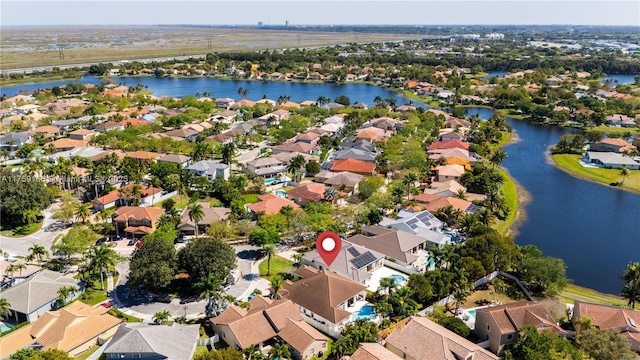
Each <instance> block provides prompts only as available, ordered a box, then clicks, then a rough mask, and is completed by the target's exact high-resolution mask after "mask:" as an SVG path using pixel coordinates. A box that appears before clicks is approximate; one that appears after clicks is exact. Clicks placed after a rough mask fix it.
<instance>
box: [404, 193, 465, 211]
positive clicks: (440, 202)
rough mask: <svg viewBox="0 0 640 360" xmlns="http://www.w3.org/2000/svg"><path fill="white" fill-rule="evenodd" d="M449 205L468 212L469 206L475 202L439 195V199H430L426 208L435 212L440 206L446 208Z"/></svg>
mask: <svg viewBox="0 0 640 360" xmlns="http://www.w3.org/2000/svg"><path fill="white" fill-rule="evenodd" d="M416 201H417V200H416ZM449 205H451V206H453V208H454V209H457V210H460V211H462V212H466V211H467V209H468V208H469V206H471V205H473V204H472V203H471V202H470V201H467V200H462V199H458V198H454V197H451V196H447V197H443V196H438V198H437V199H434V200H431V201H428V202H427V206H426V207H425V209H426V210H429V211H430V212H432V213H433V212H436V211H437V210H438V209H439V208H445V207H447V206H449Z"/></svg>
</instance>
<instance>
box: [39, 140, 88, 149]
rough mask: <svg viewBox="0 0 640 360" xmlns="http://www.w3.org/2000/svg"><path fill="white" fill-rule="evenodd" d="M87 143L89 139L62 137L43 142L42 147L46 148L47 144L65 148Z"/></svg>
mask: <svg viewBox="0 0 640 360" xmlns="http://www.w3.org/2000/svg"><path fill="white" fill-rule="evenodd" d="M88 144H89V140H75V139H67V138H62V139H58V140H54V141H50V142H48V143H46V144H44V148H45V149H46V148H48V147H49V146H51V145H53V146H54V147H55V148H56V149H67V148H74V147H83V146H87V145H88Z"/></svg>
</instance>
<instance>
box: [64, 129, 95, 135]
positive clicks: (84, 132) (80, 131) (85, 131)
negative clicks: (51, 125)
mask: <svg viewBox="0 0 640 360" xmlns="http://www.w3.org/2000/svg"><path fill="white" fill-rule="evenodd" d="M69 134H70V135H89V134H95V131H93V130H89V129H78V130H76V131H72V132H70V133H69Z"/></svg>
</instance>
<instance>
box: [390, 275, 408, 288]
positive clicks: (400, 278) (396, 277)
mask: <svg viewBox="0 0 640 360" xmlns="http://www.w3.org/2000/svg"><path fill="white" fill-rule="evenodd" d="M389 277H390V278H392V279H393V280H395V282H396V286H397V285H399V284H400V283H401V282H403V281H404V280H405V278H404V276H402V275H398V274H393V275H391V276H389Z"/></svg>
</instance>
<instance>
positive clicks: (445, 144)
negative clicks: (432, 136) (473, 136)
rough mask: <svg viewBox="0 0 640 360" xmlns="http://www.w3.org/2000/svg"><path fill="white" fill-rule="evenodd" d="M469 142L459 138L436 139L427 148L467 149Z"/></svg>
mask: <svg viewBox="0 0 640 360" xmlns="http://www.w3.org/2000/svg"><path fill="white" fill-rule="evenodd" d="M469 146H470V144H469V143H467V142H463V141H459V140H447V141H436V142H434V143H433V144H431V145H429V147H428V148H427V150H431V151H433V150H448V149H464V150H469Z"/></svg>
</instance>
